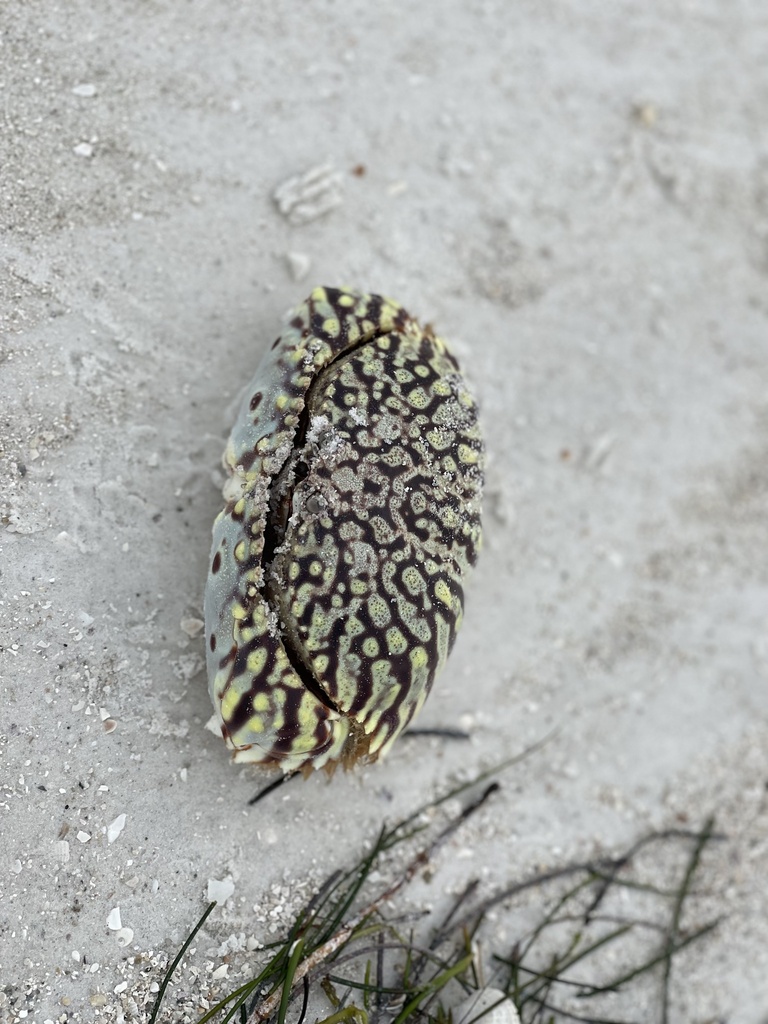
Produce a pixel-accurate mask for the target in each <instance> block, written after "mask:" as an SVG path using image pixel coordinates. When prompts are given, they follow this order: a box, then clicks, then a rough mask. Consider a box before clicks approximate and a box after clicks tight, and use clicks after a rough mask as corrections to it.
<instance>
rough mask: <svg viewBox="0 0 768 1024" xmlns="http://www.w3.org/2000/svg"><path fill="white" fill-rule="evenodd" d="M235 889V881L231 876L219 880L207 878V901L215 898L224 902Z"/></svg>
mask: <svg viewBox="0 0 768 1024" xmlns="http://www.w3.org/2000/svg"><path fill="white" fill-rule="evenodd" d="M234 891H235V883H234V882H233V881H232V879H231V878H225V879H223V880H221V881H220V880H219V879H218V878H209V879H208V902H209V903H210V902H212V901H213V900H215V901H216V902H217V903H226V902H227V900H228V899H229V897H230V896H231V895H232V893H233V892H234Z"/></svg>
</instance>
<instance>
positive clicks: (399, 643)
mask: <svg viewBox="0 0 768 1024" xmlns="http://www.w3.org/2000/svg"><path fill="white" fill-rule="evenodd" d="M387 647H388V648H389V653H390V654H405V652H406V650H407V649H408V641H407V640H406V639H405V637H404V636H403V634H402V633H401V632H400V630H399V629H398V628H397V626H390V628H389V629H388V630H387Z"/></svg>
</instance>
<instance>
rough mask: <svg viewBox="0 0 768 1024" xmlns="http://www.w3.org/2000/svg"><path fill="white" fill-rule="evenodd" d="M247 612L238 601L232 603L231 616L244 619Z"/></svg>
mask: <svg viewBox="0 0 768 1024" xmlns="http://www.w3.org/2000/svg"><path fill="white" fill-rule="evenodd" d="M247 614H248V612H247V610H246V609H245V608H244V607H243V606H242V605H241V604H240V602H239V601H235V602H234V604H233V605H232V618H233V619H237V620H238V621H239V620H240V619H244V618H245V616H246V615H247Z"/></svg>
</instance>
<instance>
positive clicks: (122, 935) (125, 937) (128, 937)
mask: <svg viewBox="0 0 768 1024" xmlns="http://www.w3.org/2000/svg"><path fill="white" fill-rule="evenodd" d="M132 942H133V928H121V929H120V931H119V932H118V933H117V944H118V946H130V944H131V943H132Z"/></svg>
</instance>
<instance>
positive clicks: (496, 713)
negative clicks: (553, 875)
mask: <svg viewBox="0 0 768 1024" xmlns="http://www.w3.org/2000/svg"><path fill="white" fill-rule="evenodd" d="M418 10H419V12H420V13H418V14H414V13H413V12H412V11H411V5H410V4H407V3H405V2H402V0H393V2H390V3H382V4H368V3H364V2H362V0H358V2H357V3H352V2H343V0H338V2H336V3H333V2H331V0H325V2H317V3H309V2H305V3H301V2H299V0H288V2H284V3H276V2H274V0H270V2H265V0H258V2H256V3H253V4H249V5H243V4H238V3H235V2H232V0H224V2H222V0H219V2H215V3H214V2H212V0H199V2H196V3H179V2H175V3H174V2H170V0H155V2H152V3H144V4H135V5H131V4H125V3H119V2H116V0H110V2H106V3H97V4H92V3H84V2H83V0H68V2H67V3H61V4H59V5H54V4H52V3H48V4H41V3H28V2H22V0H6V2H4V3H2V4H0V30H1V31H2V47H0V81H1V82H2V90H1V91H0V97H1V98H2V102H1V103H0V120H1V121H2V129H1V132H2V134H0V231H1V232H2V234H1V235H0V252H1V253H2V266H1V267H0V288H1V289H2V292H1V294H2V303H1V304H0V317H2V321H1V323H0V328H1V330H2V338H1V339H0V424H1V425H0V430H1V431H2V433H1V434H0V467H1V468H0V472H1V476H0V515H1V517H2V519H1V522H2V531H3V532H2V533H0V572H1V574H2V575H0V590H2V602H3V603H2V606H1V607H0V628H1V632H0V647H1V648H2V650H0V679H1V684H0V699H1V700H2V708H3V713H2V720H1V721H0V739H1V740H2V743H3V752H2V762H1V763H0V782H2V794H1V796H0V830H1V832H2V835H1V838H0V1021H2V1022H3V1024H6V1022H11V1021H12V1022H16V1021H18V1020H21V1019H24V1020H27V1021H35V1022H41V1024H42V1022H44V1021H46V1020H51V1021H53V1020H55V1021H61V1022H74V1021H90V1020H97V1019H98V1020H110V1021H120V1020H126V1021H143V1020H145V1019H146V1017H145V1014H144V1012H143V1011H142V1010H141V1008H138V1009H136V1010H134V1009H133V1008H132V1005H131V998H132V994H135V995H136V996H137V998H138V997H139V995H141V994H142V993H143V994H144V995H146V993H147V992H148V986H149V980H148V979H145V980H143V981H141V980H140V979H139V974H140V971H141V969H142V967H147V966H149V967H151V961H152V960H153V959H154V960H155V961H157V959H158V958H160V959H162V954H164V953H170V954H173V953H174V952H175V950H176V948H177V944H178V943H179V941H180V940H181V939H182V938H183V937H184V936H185V934H186V932H187V930H188V929H189V927H190V926H191V924H192V923H193V922H194V921H195V920H196V918H197V917H198V915H199V914H200V912H201V910H202V908H203V906H204V900H205V898H206V890H207V886H208V880H209V879H211V880H216V881H218V882H221V883H223V889H222V888H221V887H215V888H216V891H219V892H225V891H229V888H230V886H231V884H232V883H234V891H233V895H232V896H230V897H229V899H228V901H227V903H226V904H225V905H224V906H223V907H221V908H218V909H217V911H216V912H215V915H214V917H213V918H212V919H211V923H210V926H209V928H208V929H207V931H206V933H205V935H204V936H201V938H200V940H199V942H198V944H197V947H196V948H197V949H198V953H197V957H196V959H195V958H194V957H193V958H192V961H191V962H193V963H195V964H197V965H198V967H199V969H200V971H201V974H202V975H204V976H205V978H206V981H210V980H211V978H212V977H213V976H214V974H215V972H217V971H218V972H219V974H218V975H217V977H218V979H219V985H220V988H221V991H227V990H228V989H229V988H230V987H234V985H235V984H236V982H237V980H238V979H239V980H242V977H241V976H240V975H239V974H236V971H239V970H240V967H241V966H242V965H243V963H244V962H245V954H244V953H241V954H235V955H234V957H233V965H234V966H232V967H231V968H228V969H227V970H222V962H223V961H222V957H223V955H224V953H225V952H226V951H227V948H229V949H236V948H237V949H240V950H241V951H242V950H245V949H246V947H248V945H249V943H250V945H251V946H252V945H253V944H254V943H255V942H256V941H266V940H269V939H271V938H274V935H275V934H279V926H280V924H281V923H282V922H283V921H284V920H285V919H286V916H287V914H288V911H289V909H290V907H291V906H292V905H295V906H298V905H300V904H301V901H302V900H303V899H304V898H306V896H307V895H308V893H309V891H310V889H311V881H312V879H313V878H314V879H319V878H322V877H324V876H325V875H326V874H327V873H328V872H329V871H330V870H331V869H333V868H335V867H339V866H346V865H348V864H350V863H351V862H352V860H353V859H354V857H355V856H356V855H357V854H359V852H360V851H361V849H362V848H363V844H364V842H365V841H367V840H368V839H369V838H370V837H371V836H372V835H373V834H374V833H375V831H376V830H377V828H378V827H379V825H380V823H381V821H382V819H383V818H384V817H385V816H387V817H388V818H389V819H390V820H393V819H394V818H395V817H396V816H397V815H398V814H403V813H405V812H407V811H408V810H409V809H411V808H412V807H413V806H415V805H416V804H417V803H419V802H421V801H423V800H425V799H427V798H428V797H429V796H430V795H431V794H433V793H435V792H436V791H437V790H438V789H440V788H441V787H442V786H443V785H444V784H445V781H446V778H450V777H453V776H454V774H455V772H456V771H457V770H459V769H462V770H464V771H465V772H467V773H469V772H471V771H474V770H475V769H476V768H478V767H479V766H481V765H484V764H487V763H489V762H490V761H492V760H494V759H500V758H501V757H503V756H504V755H505V754H506V753H508V752H512V751H516V750H518V749H520V748H522V747H523V746H524V745H525V744H527V743H529V742H532V741H534V740H535V739H537V738H540V737H541V736H542V735H543V734H544V733H545V732H546V731H547V730H549V729H550V728H551V727H552V726H553V725H557V726H559V727H560V731H559V734H558V735H557V737H556V739H554V740H553V741H552V742H551V743H550V744H549V745H548V746H547V747H546V749H545V750H544V751H542V752H541V753H539V754H538V755H536V756H535V757H534V758H532V759H531V760H530V761H528V762H527V763H526V764H525V765H524V766H522V767H521V768H519V769H516V770H515V771H513V772H511V773H509V774H508V775H507V776H506V785H505V788H504V789H503V791H502V793H501V794H499V795H498V796H497V797H496V799H495V800H494V801H493V802H492V803H491V804H489V805H488V807H487V808H486V809H484V810H483V811H482V813H481V814H480V815H479V816H478V818H477V820H476V821H475V822H474V824H473V825H472V826H471V827H470V828H469V829H468V830H466V831H465V832H464V833H462V834H461V836H460V837H458V838H457V840H456V844H455V846H454V847H453V854H452V853H451V852H447V853H446V854H444V855H443V857H442V859H441V860H440V861H439V867H440V871H438V873H437V875H436V876H435V881H434V882H433V884H432V889H433V892H432V896H431V899H432V900H433V902H435V903H436V904H439V900H440V897H441V895H442V894H443V893H444V892H445V891H446V890H447V889H448V888H450V887H451V886H452V885H454V884H456V883H457V882H458V880H459V879H461V878H462V877H466V876H467V873H468V872H471V873H473V874H480V875H482V877H483V879H484V882H485V884H486V885H488V886H492V885H493V884H495V883H497V884H502V883H503V882H504V881H505V880H507V879H509V878H511V877H516V876H518V875H520V874H522V873H524V871H525V870H526V869H529V868H530V867H531V866H535V865H546V864H553V863H561V862H564V861H565V860H567V859H568V858H569V857H580V856H589V855H593V854H595V853H598V852H600V851H603V850H612V849H618V848H619V847H620V846H621V844H624V843H627V842H629V841H630V840H631V839H632V838H633V837H636V836H638V835H640V834H642V833H643V832H644V831H646V830H647V829H648V828H650V827H663V826H666V825H669V824H674V823H676V822H677V823H679V822H680V821H687V823H688V824H689V825H691V826H698V825H699V824H700V823H701V822H702V821H703V820H704V818H705V817H706V815H707V814H709V813H711V812H714V813H715V814H716V815H717V817H718V822H719V824H720V826H721V827H722V828H723V829H724V830H725V831H727V832H728V834H729V837H730V838H729V841H728V842H727V843H724V844H720V845H719V846H718V847H717V849H716V850H715V851H713V852H712V853H711V854H710V855H708V856H707V857H705V862H704V865H703V869H702V875H701V876H700V879H699V886H700V888H702V889H704V890H705V891H706V893H707V900H706V906H702V907H701V914H702V915H703V916H704V917H706V916H707V915H708V914H709V915H712V914H718V913H724V914H727V915H728V917H727V919H726V920H725V922H724V923H723V924H722V925H721V927H720V928H719V929H718V930H717V931H716V932H715V933H714V934H713V935H711V936H709V937H708V938H707V939H706V940H704V941H703V942H702V943H700V944H699V945H698V946H696V947H695V949H691V950H690V951H688V953H686V955H685V956H684V957H683V958H682V959H681V961H680V964H679V967H678V969H677V971H676V973H675V975H674V1000H675V1003H674V1005H675V1014H676V1016H675V1020H676V1021H685V1022H688V1021H690V1022H694V1021H695V1022H704V1021H714V1020H721V1019H722V1020H727V1021H728V1022H729V1024H763V1022H765V1020H766V1019H767V1018H768V893H767V890H768V882H766V879H768V809H767V807H766V802H767V801H768V795H767V794H766V783H767V780H768V527H767V525H766V522H767V519H768V440H767V438H768V433H767V431H768V399H767V398H766V396H767V395H768V358H767V357H768V114H767V112H768V48H767V45H766V39H768V13H766V6H765V3H764V2H763V0H743V2H740V3H734V4H723V3H717V2H715V0H692V2H689V3H682V2H681V3H675V4H649V5H646V4H640V3H629V2H620V3H616V4H608V3H602V4H578V5H575V4H573V3H569V2H565V0H547V2H544V3H542V2H539V0H521V2H517V3H514V4H512V3H504V2H502V0H498V2H493V0H488V2H483V0H443V2H441V3H437V2H433V3H427V4H422V5H420V7H419V8H418ZM325 162H330V163H331V165H332V168H333V170H335V171H336V172H338V173H339V175H340V185H338V184H336V183H334V180H333V178H332V175H331V180H330V192H328V193H326V195H325V200H324V203H325V206H327V207H328V211H327V212H326V213H325V215H324V216H322V217H319V218H318V219H310V220H309V222H308V223H300V224H298V225H296V226H294V225H292V224H291V223H290V222H289V220H288V219H287V218H286V216H284V215H283V214H281V213H280V212H279V211H278V209H277V208H276V206H275V204H274V203H273V202H272V199H271V195H272V192H273V191H274V189H275V188H276V187H277V186H278V185H280V184H281V183H283V182H284V181H285V180H287V179H288V178H290V177H291V176H293V175H296V174H302V173H304V172H306V171H308V170H310V169H311V168H313V167H315V166H317V165H320V164H323V163H325ZM356 168H364V169H365V173H363V174H360V173H357V174H356V173H354V170H355V169H356ZM335 188H339V189H340V195H341V204H340V205H335V206H334V205H333V202H331V200H334V199H335V193H334V192H333V189H335ZM329 197H330V198H329ZM321 199H322V197H321ZM321 208H322V204H321ZM312 212H313V211H312V210H311V209H310V213H312ZM314 212H318V211H317V210H314ZM304 213H306V210H304ZM294 219H297V218H296V217H294ZM299 219H305V218H304V217H303V214H302V217H301V218H299ZM294 278H295V279H294ZM299 278H301V280H298V279H299ZM315 283H325V284H338V283H352V284H355V285H358V286H360V287H362V288H365V289H368V290H371V291H382V292H384V293H387V294H390V295H393V296H395V297H397V298H399V299H400V300H401V301H403V302H404V303H405V304H406V305H407V306H408V308H409V309H411V311H412V312H413V313H414V314H416V315H418V316H420V317H422V318H424V319H427V320H431V321H432V322H433V323H434V324H435V325H436V327H437V328H438V329H439V330H440V332H441V333H443V334H445V336H446V337H448V338H449V339H451V340H452V341H453V342H454V346H455V348H456V350H457V352H458V353H459V355H460V356H461V358H462V359H463V362H464V364H465V367H466V369H467V372H468V374H469V375H470V376H471V378H472V380H473V381H474V384H475V387H476V390H477V392H478V394H479V397H480V399H481V402H482V408H483V413H484V424H485V429H486V432H487V440H488V448H489V453H490V465H489V471H488V490H487V505H486V524H487V526H486V543H485V550H484V553H483V556H482V559H481V562H480V565H479V568H478V571H477V573H476V575H475V576H474V578H473V580H472V582H471V585H470V587H469V592H468V597H467V614H466V619H465V625H464V629H463V632H462V634H461V635H460V638H459V641H458V643H457V646H456V650H455V653H454V656H453V658H452V661H451V662H450V664H449V667H448V669H447V670H446V672H445V673H444V675H443V677H442V678H441V679H440V680H439V682H438V684H437V686H436V689H435V692H434V693H433V695H432V697H431V698H430V701H429V703H428V704H427V706H426V708H425V711H424V713H423V715H422V718H421V721H420V724H422V725H430V726H437V725H444V726H454V727H455V726H458V725H462V724H469V725H470V726H471V729H472V733H473V742H472V744H471V746H467V745H461V744H446V743H438V742H437V741H425V742H422V743H419V744H416V743H415V742H405V741H403V742H401V743H400V744H399V745H398V746H397V747H396V748H395V750H394V751H393V753H392V756H391V757H390V759H389V760H388V762H387V763H385V764H384V765H382V766H377V767H375V768H370V769H366V770H363V771H360V772H357V773H355V774H349V775H347V776H343V775H341V774H339V776H338V777H336V778H334V779H333V781H332V782H331V784H327V782H326V780H325V778H324V777H314V778H312V779H311V780H309V781H308V782H306V783H303V784H299V783H295V784H292V785H291V787H289V789H288V790H287V791H285V792H284V793H277V794H275V795H274V796H273V797H272V798H271V799H270V800H268V801H266V802H265V803H263V804H262V805H260V806H259V807H257V808H255V809H253V810H250V811H249V810H248V809H247V808H246V806H245V804H246V800H247V799H248V797H249V796H250V795H251V794H252V793H253V792H254V791H255V789H256V788H258V786H259V785H260V784H261V782H262V781H263V776H259V775H258V772H256V771H254V770H252V769H250V770H245V769H239V768H236V767H234V766H233V765H232V764H230V763H229V761H228V760H227V756H226V753H225V750H224V747H223V745H222V744H221V743H220V742H219V741H217V739H216V738H215V737H214V736H212V735H211V734H210V733H208V732H206V731H204V729H203V725H204V723H205V721H206V719H207V718H208V716H209V713H210V708H209V702H208V695H207V691H206V682H205V678H204V674H203V672H202V664H203V657H202V653H203V644H202V637H201V636H200V635H195V630H196V626H195V624H194V621H193V620H195V619H199V617H200V614H201V600H202V586H203V580H204V575H205V569H206V562H207V557H208V546H209V535H210V526H211V522H212V519H213V517H214V515H215V513H216V511H217V510H218V507H219V503H220V497H219V492H218V490H217V485H218V482H219V477H218V469H217V466H218V459H219V456H220V451H221V448H222V444H223V437H224V434H225V433H226V430H227V428H228V426H229V423H230V420H231V406H232V401H233V399H234V398H235V396H236V394H237V391H238V388H239V387H240V385H241V384H242V383H243V382H244V380H245V379H246V378H247V377H248V376H249V375H250V374H251V372H252V371H253V369H254V367H255V365H256V363H257V362H258V360H259V357H260V354H261V352H262V351H263V349H264V348H265V346H266V345H267V344H268V343H269V342H271V341H272V339H273V338H274V336H275V335H276V333H277V329H278V323H279V318H280V316H281V315H282V314H283V312H284V311H285V310H286V309H288V308H289V307H290V306H292V305H294V304H295V303H297V302H299V301H300V300H301V299H303V298H304V296H305V295H306V294H307V292H308V291H309V290H310V288H311V286H312V285H313V284H315ZM122 815H124V816H125V820H124V827H123V828H122V829H121V828H120V824H121V821H120V816H122ZM110 840H112V841H111V842H110ZM462 853H463V855H462V856H459V854H462ZM118 907H119V914H118V915H115V914H114V910H115V909H116V908H118ZM108 919H109V922H110V926H108V923H107V922H108ZM118 923H119V925H120V928H119V929H118V928H115V927H114V925H115V924H118ZM270 926H273V927H274V928H276V929H277V931H276V932H271V931H270ZM126 929H128V931H126ZM228 936H233V938H231V939H230V940H229V946H228V947H226V948H225V947H222V945H221V944H222V943H223V942H224V941H225V940H226V939H227V937H228ZM121 942H125V943H127V945H125V946H122V945H120V943H121ZM149 951H152V952H151V953H150V952H149ZM139 954H145V955H147V956H148V957H149V958H150V963H149V964H147V963H144V964H142V963H141V961H140V960H136V959H134V960H133V961H129V960H128V959H127V958H128V957H129V956H131V957H134V958H136V957H138V956H139ZM238 956H239V957H240V959H238ZM227 973H228V974H229V977H228V978H224V977H223V976H222V975H224V974H227ZM157 977H158V973H157V972H155V973H154V974H152V973H151V971H150V972H149V974H148V978H157ZM123 986H125V987H123ZM648 991H649V996H648V998H649V999H650V998H651V995H650V992H651V988H649V990H648ZM22 1011H27V1016H25V1017H24V1016H22ZM622 1012H624V1014H625V1016H627V1017H629V1016H630V1014H631V1013H632V1012H634V1017H633V1019H642V1020H652V1019H653V1016H652V1014H651V1011H650V1010H649V1009H648V1008H647V1007H645V1006H643V1005H640V1004H639V1003H638V1004H637V1005H636V1006H634V1007H632V1006H630V1007H627V1006H624V1007H623V1011H622ZM121 1014H122V1015H123V1016H122V1017H121Z"/></svg>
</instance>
